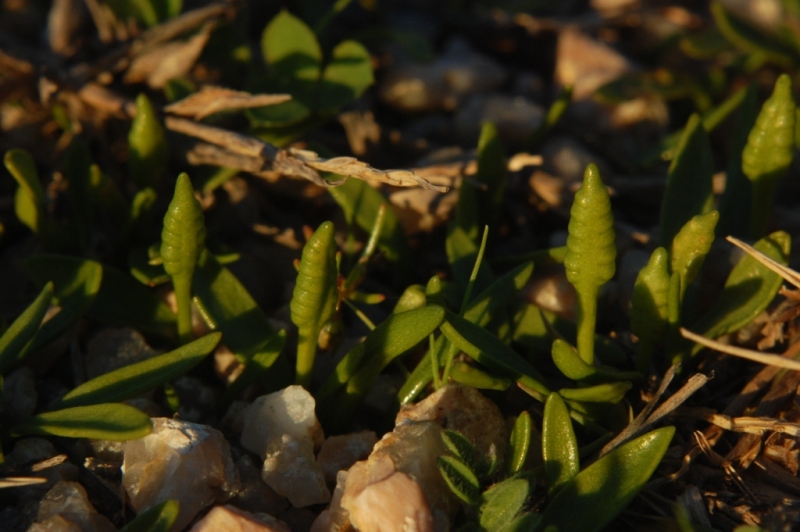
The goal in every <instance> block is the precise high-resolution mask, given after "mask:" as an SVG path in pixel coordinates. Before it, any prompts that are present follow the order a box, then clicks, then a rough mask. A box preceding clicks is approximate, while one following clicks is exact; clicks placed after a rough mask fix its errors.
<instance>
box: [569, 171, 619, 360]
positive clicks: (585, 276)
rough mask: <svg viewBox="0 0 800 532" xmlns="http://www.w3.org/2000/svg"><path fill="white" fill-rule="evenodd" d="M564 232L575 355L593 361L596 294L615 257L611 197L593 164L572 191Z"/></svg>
mask: <svg viewBox="0 0 800 532" xmlns="http://www.w3.org/2000/svg"><path fill="white" fill-rule="evenodd" d="M568 231H569V237H568V238H567V255H566V257H565V258H564V266H565V268H566V271H567V279H568V280H569V282H570V283H572V285H573V286H574V287H575V291H576V292H577V294H578V342H577V343H578V345H577V347H578V354H579V355H580V357H581V358H582V359H583V360H584V361H586V362H587V363H589V364H593V363H594V329H595V323H596V322H597V295H598V294H599V292H600V287H601V286H603V285H604V284H605V283H607V282H608V281H610V280H611V278H612V277H613V276H614V271H615V268H616V266H615V263H614V261H615V260H616V257H617V248H616V246H615V245H614V218H613V216H612V214H611V199H610V197H609V195H608V189H606V186H605V185H604V184H603V181H602V179H601V178H600V171H599V170H598V169H597V166H595V165H594V164H590V165H589V166H587V167H586V172H585V174H584V177H583V186H582V187H581V188H580V190H578V192H577V193H576V194H575V202H574V203H573V204H572V210H571V211H570V220H569V227H568Z"/></svg>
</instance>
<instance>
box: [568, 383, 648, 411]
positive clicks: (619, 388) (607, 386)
mask: <svg viewBox="0 0 800 532" xmlns="http://www.w3.org/2000/svg"><path fill="white" fill-rule="evenodd" d="M631 386H633V384H632V383H631V382H629V381H623V382H604V383H602V384H595V385H594V386H589V387H585V388H562V389H560V390H558V394H559V395H560V396H561V397H563V398H564V399H565V400H566V401H580V402H583V403H609V404H612V405H614V404H617V403H619V402H620V401H622V398H623V397H625V394H626V393H627V392H628V390H630V389H631Z"/></svg>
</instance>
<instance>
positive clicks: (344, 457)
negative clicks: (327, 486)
mask: <svg viewBox="0 0 800 532" xmlns="http://www.w3.org/2000/svg"><path fill="white" fill-rule="evenodd" d="M377 441H378V437H377V436H376V435H375V433H374V432H372V431H371V430H365V431H362V432H353V433H350V434H342V435H341V436H331V437H329V438H327V439H326V440H325V441H324V442H322V448H321V449H320V450H319V454H318V455H317V462H319V465H320V467H322V471H323V472H324V473H325V480H326V481H327V482H329V483H333V482H335V481H336V474H337V473H338V472H339V471H343V470H347V469H350V467H351V466H352V465H353V464H355V463H356V462H357V461H359V460H363V459H365V458H366V457H368V456H369V453H370V452H371V451H372V447H374V446H375V442H377Z"/></svg>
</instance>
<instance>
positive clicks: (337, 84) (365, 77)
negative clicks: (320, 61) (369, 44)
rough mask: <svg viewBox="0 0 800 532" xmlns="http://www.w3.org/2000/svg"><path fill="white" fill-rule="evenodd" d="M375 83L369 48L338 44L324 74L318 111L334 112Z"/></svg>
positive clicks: (353, 44)
mask: <svg viewBox="0 0 800 532" xmlns="http://www.w3.org/2000/svg"><path fill="white" fill-rule="evenodd" d="M374 81H375V78H374V77H373V75H372V60H371V58H370V55H369V52H368V51H367V50H366V48H364V47H363V46H362V45H361V44H359V43H357V42H356V41H350V40H348V41H343V42H341V43H339V44H338V45H336V47H335V48H334V49H333V52H332V53H331V61H330V63H328V65H327V66H326V67H325V71H324V72H323V74H322V83H321V87H320V95H319V101H320V105H319V110H320V111H321V112H328V113H335V112H336V111H338V110H339V109H340V108H341V107H342V106H344V105H346V104H348V103H350V102H351V101H352V100H354V99H356V98H358V97H359V96H361V94H362V93H363V92H364V91H365V90H367V88H368V87H369V86H370V85H372V84H373V83H374Z"/></svg>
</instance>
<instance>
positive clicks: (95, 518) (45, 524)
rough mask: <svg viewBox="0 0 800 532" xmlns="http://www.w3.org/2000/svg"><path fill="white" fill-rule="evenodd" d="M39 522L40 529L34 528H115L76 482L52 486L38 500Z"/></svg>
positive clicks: (89, 531)
mask: <svg viewBox="0 0 800 532" xmlns="http://www.w3.org/2000/svg"><path fill="white" fill-rule="evenodd" d="M36 521H37V523H38V528H34V527H31V529H34V530H37V529H38V530H63V529H64V528H67V529H72V527H73V525H74V526H76V527H77V529H78V530H81V531H84V532H113V531H114V530H116V528H115V527H114V525H113V524H112V523H111V521H109V520H108V518H107V517H105V516H103V515H100V514H98V513H97V511H96V510H95V509H94V506H92V503H90V502H89V498H88V497H87V496H86V490H85V489H83V486H81V485H80V484H78V483H77V482H59V483H58V484H56V485H55V486H53V488H52V489H51V490H50V491H48V492H47V494H46V495H45V496H44V498H43V499H42V501H41V502H40V503H39V512H38V513H37V515H36ZM65 521H66V523H65ZM31 529H29V530H31Z"/></svg>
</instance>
